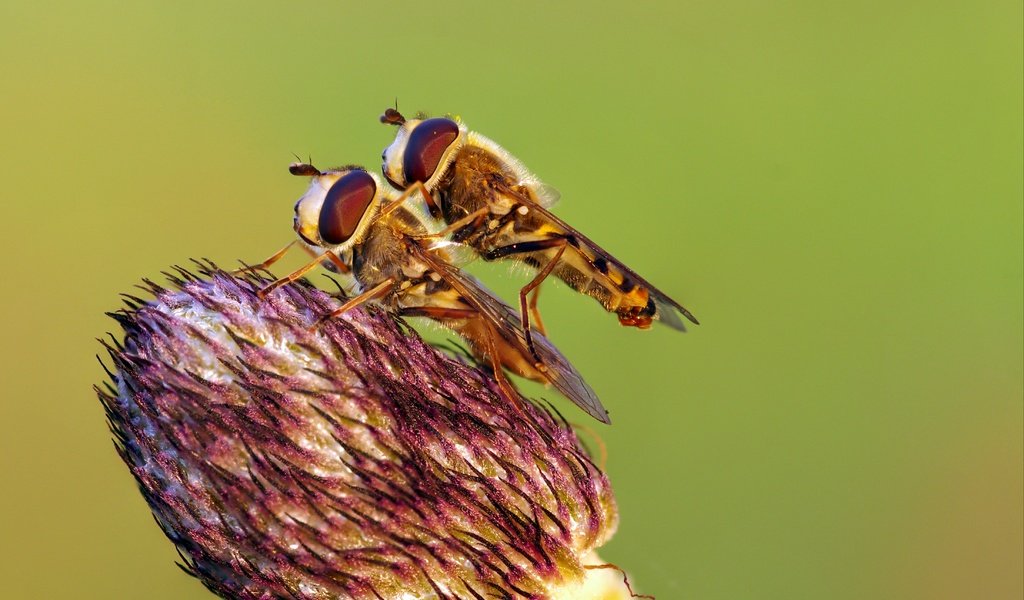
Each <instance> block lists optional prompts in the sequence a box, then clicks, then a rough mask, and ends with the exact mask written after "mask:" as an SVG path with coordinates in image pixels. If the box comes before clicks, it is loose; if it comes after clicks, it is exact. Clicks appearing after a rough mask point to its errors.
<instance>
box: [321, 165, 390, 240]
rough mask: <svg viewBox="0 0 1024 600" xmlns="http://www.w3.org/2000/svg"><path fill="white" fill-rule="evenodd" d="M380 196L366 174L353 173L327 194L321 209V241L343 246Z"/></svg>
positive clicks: (374, 183) (375, 184)
mask: <svg viewBox="0 0 1024 600" xmlns="http://www.w3.org/2000/svg"><path fill="white" fill-rule="evenodd" d="M376 194H377V183H376V182H375V181H374V180H373V177H370V174H369V173H367V172H366V171H352V172H351V173H349V174H348V175H345V176H344V177H342V178H341V179H339V180H338V181H336V182H335V183H334V185H332V186H331V189H329V190H327V195H326V196H325V197H324V203H323V206H322V207H321V208H320V221H319V223H318V227H319V228H320V239H322V240H323V241H325V242H327V243H328V244H343V243H345V242H346V241H347V240H348V238H350V237H352V234H353V233H355V232H356V229H357V228H358V227H359V221H361V220H362V219H363V214H365V213H366V209H367V208H369V206H370V202H372V201H373V197H374V196H375V195H376Z"/></svg>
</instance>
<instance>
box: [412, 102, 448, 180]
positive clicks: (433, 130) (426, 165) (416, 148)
mask: <svg viewBox="0 0 1024 600" xmlns="http://www.w3.org/2000/svg"><path fill="white" fill-rule="evenodd" d="M458 137H459V125H458V124H457V123H456V122H455V121H452V120H451V119H442V118H438V119H427V120H426V121H423V122H422V123H420V124H419V125H417V126H416V128H415V129H413V130H412V133H410V134H409V143H408V145H407V146H406V147H405V157H404V158H403V164H402V168H403V170H404V171H405V180H406V182H408V183H413V182H415V181H419V182H421V183H422V182H424V181H426V180H428V179H430V176H431V175H433V174H434V171H435V170H437V165H438V163H440V162H441V156H443V155H444V151H445V150H447V149H448V146H451V145H452V142H454V141H455V139H456V138H458Z"/></svg>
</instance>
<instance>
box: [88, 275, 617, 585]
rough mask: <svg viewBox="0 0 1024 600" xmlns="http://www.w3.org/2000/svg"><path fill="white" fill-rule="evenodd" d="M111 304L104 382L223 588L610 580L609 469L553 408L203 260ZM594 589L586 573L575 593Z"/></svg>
mask: <svg viewBox="0 0 1024 600" xmlns="http://www.w3.org/2000/svg"><path fill="white" fill-rule="evenodd" d="M179 274H180V277H179V276H174V277H173V278H172V280H173V282H174V283H175V286H174V288H172V289H164V288H162V287H160V286H157V285H156V284H153V283H151V282H147V285H148V286H149V288H150V291H151V292H152V293H153V294H154V295H155V299H154V300H153V301H149V302H146V301H143V300H141V299H138V298H134V297H129V300H128V304H129V306H128V308H127V309H123V310H121V311H118V312H116V313H112V316H113V317H114V318H115V319H116V320H117V321H118V322H119V323H120V324H121V326H122V328H123V329H124V332H125V339H124V342H123V343H120V342H117V341H115V342H113V344H112V345H108V350H109V353H110V356H111V358H112V360H113V363H114V366H115V369H114V372H113V373H111V378H112V382H111V384H108V385H107V386H105V387H104V389H100V390H99V396H100V399H101V401H102V402H103V405H104V407H105V408H106V411H107V416H108V418H109V421H110V425H111V429H112V431H113V432H114V435H115V442H116V445H117V448H118V451H119V453H120V454H121V457H122V458H123V459H124V461H125V463H126V464H127V465H128V467H129V469H130V470H131V472H132V474H133V475H134V477H135V479H136V481H137V482H138V484H139V487H140V489H141V491H142V494H143V496H144V497H145V499H146V501H147V502H148V503H149V505H150V507H151V509H152V511H153V513H154V515H155V516H156V519H157V521H158V522H159V524H160V526H161V527H162V528H163V530H164V532H165V534H166V535H167V536H168V537H169V538H170V539H171V540H172V541H173V542H174V544H175V545H176V546H177V547H178V548H179V550H180V552H181V554H182V556H183V557H184V559H185V563H186V564H185V565H184V566H185V568H186V570H187V571H188V572H190V573H191V574H193V575H195V576H196V577H198V578H199V579H200V580H201V581H202V582H203V583H204V584H205V585H206V586H207V587H208V588H210V589H211V590H212V591H214V592H215V593H217V594H219V595H221V596H224V597H228V598H310V599H319V598H358V599H362V598H375V599H392V598H402V599H407V598H408V599H412V598H537V599H541V598H621V597H626V596H627V594H626V592H625V588H624V587H622V586H621V580H620V579H616V577H615V574H614V573H612V572H610V571H598V570H591V569H587V568H586V567H588V566H595V565H598V564H599V563H600V562H601V561H600V560H599V559H597V558H596V555H595V554H594V550H595V549H596V548H598V547H599V546H601V545H602V544H603V543H604V542H605V541H606V540H608V538H609V537H610V536H611V535H612V533H613V532H614V531H615V527H616V524H617V519H618V516H617V512H616V507H615V501H614V497H613V495H612V490H611V487H610V485H609V483H608V479H607V478H606V476H605V475H604V474H603V473H602V472H601V470H600V469H599V468H598V467H597V466H596V465H595V464H594V462H593V461H592V460H591V458H590V457H589V455H588V454H587V452H586V451H585V450H584V449H583V447H582V446H581V444H580V442H579V440H578V439H577V437H576V435H575V433H574V432H573V430H572V428H571V427H569V426H568V424H567V423H566V422H565V421H564V420H563V419H562V418H561V417H560V416H558V415H557V413H554V412H553V411H552V410H549V409H545V408H541V407H539V406H537V405H535V404H533V403H531V402H528V401H526V400H525V399H522V401H521V402H519V403H517V405H516V406H514V405H512V404H511V403H509V402H508V401H507V400H506V399H505V398H504V397H503V396H502V395H501V394H500V393H499V391H498V386H497V385H496V384H495V382H494V380H493V375H492V374H490V373H488V372H486V371H484V370H481V369H480V368H478V367H477V366H476V365H475V364H472V363H470V362H469V361H464V360H458V359H456V358H452V357H450V356H446V355H445V354H442V353H441V352H439V351H437V350H436V349H435V348H433V347H431V346H430V345H428V344H426V343H425V342H423V341H422V340H421V339H420V338H419V337H418V336H417V335H416V334H415V333H414V332H412V331H411V330H410V329H409V328H408V327H407V326H405V325H404V324H403V323H402V322H401V321H399V320H396V319H395V318H394V317H392V316H391V315H390V314H389V313H387V312H385V311H383V310H380V309H375V308H369V309H365V310H363V309H361V310H357V311H353V312H351V313H349V314H347V315H346V316H344V317H341V318H338V319H333V320H331V321H329V322H327V323H325V324H324V325H323V326H321V327H320V328H318V329H317V330H316V331H315V332H313V333H310V332H309V331H307V328H308V327H309V326H310V325H311V324H312V323H314V322H315V321H316V320H317V319H318V318H319V317H320V316H322V315H324V314H325V313H327V312H329V311H330V310H332V309H333V308H336V307H337V305H338V303H337V301H336V300H335V299H333V298H332V297H331V296H329V295H328V294H326V293H324V292H322V291H319V290H317V289H315V288H313V287H312V286H310V285H308V284H306V283H304V282H300V283H296V284H293V285H289V286H285V287H283V288H281V289H279V290H278V291H275V292H274V293H272V294H270V295H269V296H268V297H267V298H266V299H263V300H260V299H259V298H258V297H257V296H256V291H257V290H258V289H259V288H260V287H261V286H263V285H266V284H267V283H268V280H266V279H264V278H262V277H258V276H249V277H248V278H246V279H240V278H237V277H234V276H231V275H229V274H227V273H224V272H222V271H219V270H217V269H216V268H215V267H214V266H212V265H208V266H204V267H202V268H201V269H200V275H193V274H192V273H190V272H188V271H185V270H183V269H179ZM585 590H594V591H585Z"/></svg>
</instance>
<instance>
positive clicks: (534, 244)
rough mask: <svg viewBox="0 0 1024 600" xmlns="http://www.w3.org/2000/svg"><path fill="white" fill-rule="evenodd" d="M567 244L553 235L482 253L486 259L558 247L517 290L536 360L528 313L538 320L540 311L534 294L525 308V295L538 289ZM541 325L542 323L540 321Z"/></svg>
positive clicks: (524, 326) (529, 345)
mask: <svg viewBox="0 0 1024 600" xmlns="http://www.w3.org/2000/svg"><path fill="white" fill-rule="evenodd" d="M567 245H568V241H567V240H566V239H565V238H564V237H554V238H548V239H544V240H534V241H530V242H517V243H515V244H509V245H507V246H501V247H499V248H495V249H493V250H490V251H488V252H486V253H484V255H483V256H484V258H485V259H486V260H494V259H496V258H502V257H504V256H512V255H515V254H527V253H530V252H537V251H538V250H548V249H550V248H558V252H556V253H555V255H554V256H553V257H552V258H551V260H549V261H548V263H547V264H546V265H544V268H542V269H541V270H540V271H539V272H538V273H537V275H536V276H535V277H534V278H533V280H532V281H530V283H528V284H526V285H525V286H523V288H522V289H521V290H519V317H520V319H521V320H522V324H523V331H525V332H526V345H527V347H528V348H529V349H530V353H531V354H533V357H534V358H536V359H537V360H540V357H539V356H537V350H536V349H535V348H534V346H533V335H532V334H531V332H530V313H531V312H533V313H534V314H535V316H536V317H537V320H538V321H539V320H540V319H539V315H540V312H539V311H538V310H537V299H536V296H534V299H533V302H532V304H531V305H530V307H529V309H528V308H527V301H526V296H527V294H529V293H530V292H532V291H534V290H539V288H540V284H541V282H543V281H544V279H545V278H547V276H548V275H550V274H551V271H552V270H553V269H554V268H555V265H557V264H558V261H559V260H561V259H562V254H563V253H564V252H565V247H566V246H567ZM541 327H543V323H541ZM541 333H543V331H541Z"/></svg>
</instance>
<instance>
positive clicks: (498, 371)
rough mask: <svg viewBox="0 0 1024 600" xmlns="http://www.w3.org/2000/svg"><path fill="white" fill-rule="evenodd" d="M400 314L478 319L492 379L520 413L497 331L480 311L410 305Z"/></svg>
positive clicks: (520, 409)
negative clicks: (504, 365)
mask: <svg viewBox="0 0 1024 600" xmlns="http://www.w3.org/2000/svg"><path fill="white" fill-rule="evenodd" d="M399 312H400V314H402V315H404V316H410V317H429V318H431V319H438V320H444V319H466V320H469V319H479V323H480V324H482V325H483V331H484V336H483V337H484V338H485V339H484V340H482V341H483V342H484V344H485V345H486V346H487V351H486V354H487V359H488V360H489V361H490V363H491V370H492V371H494V380H495V381H496V382H497V383H498V389H499V390H500V391H501V395H502V396H504V397H505V400H507V401H509V402H510V403H512V406H513V408H515V410H516V411H517V412H519V413H520V414H523V413H522V407H520V405H519V403H520V402H521V401H522V400H520V397H519V392H517V391H516V389H515V387H513V385H512V382H511V381H509V380H508V377H506V376H505V371H504V368H503V367H502V363H501V354H500V352H499V350H498V343H497V339H498V332H497V331H495V329H494V325H493V324H492V323H491V322H490V321H488V320H487V319H486V318H484V316H483V315H482V314H481V313H480V311H478V310H476V309H473V308H444V307H440V306H410V307H406V308H402V309H401V310H400V311H399Z"/></svg>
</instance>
